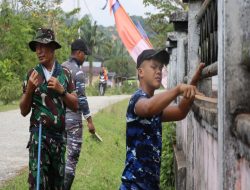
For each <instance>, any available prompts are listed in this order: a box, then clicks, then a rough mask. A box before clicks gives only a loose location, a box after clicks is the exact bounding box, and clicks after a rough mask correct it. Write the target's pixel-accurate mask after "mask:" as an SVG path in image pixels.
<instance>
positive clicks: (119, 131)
mask: <svg viewBox="0 0 250 190" xmlns="http://www.w3.org/2000/svg"><path fill="white" fill-rule="evenodd" d="M127 105H128V100H124V101H122V102H119V103H117V104H114V105H113V106H110V107H108V108H105V109H104V110H101V111H100V112H99V113H98V114H96V115H95V116H94V117H93V121H94V124H95V127H96V131H97V133H98V134H99V135H100V136H101V137H102V139H103V142H99V141H97V139H96V138H94V137H93V136H92V135H90V134H89V133H88V131H87V130H86V125H84V126H85V130H84V143H83V147H82V152H81V156H80V159H79V163H78V165H77V170H76V178H75V180H74V183H73V186H72V190H115V189H118V187H119V185H120V182H121V181H120V178H121V174H122V171H123V168H124V160H125V151H126V148H125V132H126V131H125V126H126V123H125V113H126V109H127ZM168 133H169V135H170V136H171V137H174V136H175V135H174V130H173V127H170V128H169V126H168V124H165V125H164V127H163V141H167V142H163V155H162V156H163V157H162V172H163V173H164V174H161V177H163V178H164V179H161V182H162V184H161V187H162V189H168V190H170V189H171V190H172V189H174V188H173V187H171V185H170V184H172V183H173V181H172V180H173V177H174V175H173V173H172V172H173V171H172V167H171V166H172V162H173V160H172V159H173V156H172V155H171V154H172V149H171V147H172V143H171V140H170V139H171V138H170V137H169V135H167V134H168ZM27 164H28V163H27ZM170 168H171V169H170ZM169 169H170V170H169ZM27 176H28V170H27V168H26V169H24V170H22V171H21V172H20V174H19V175H18V176H17V177H15V178H13V179H12V180H10V181H8V182H6V183H5V185H4V187H3V188H0V189H2V190H23V189H28V183H27ZM169 181H170V183H169Z"/></svg>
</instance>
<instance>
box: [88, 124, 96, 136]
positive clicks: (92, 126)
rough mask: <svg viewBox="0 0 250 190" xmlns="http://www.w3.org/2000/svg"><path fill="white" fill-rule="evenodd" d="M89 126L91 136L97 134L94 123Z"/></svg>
mask: <svg viewBox="0 0 250 190" xmlns="http://www.w3.org/2000/svg"><path fill="white" fill-rule="evenodd" d="M87 125H88V128H89V132H90V133H91V134H95V126H94V124H93V123H92V122H88V124H87Z"/></svg>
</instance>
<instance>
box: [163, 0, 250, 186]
mask: <svg viewBox="0 0 250 190" xmlns="http://www.w3.org/2000/svg"><path fill="white" fill-rule="evenodd" d="M188 2H189V12H188V35H187V40H186V37H185V35H184V36H182V35H180V34H183V33H182V32H181V31H177V32H176V33H175V38H176V40H177V47H175V51H174V54H173V55H172V56H174V58H173V59H172V61H176V64H175V63H171V64H172V68H170V69H171V74H170V75H169V77H168V84H169V87H173V86H174V85H175V84H178V83H180V82H184V81H185V80H183V78H185V76H186V75H187V76H186V78H187V81H190V80H191V76H192V75H193V73H194V71H195V68H196V66H197V64H198V62H199V57H198V48H199V39H200V31H199V25H198V24H197V20H196V19H197V16H196V15H197V14H198V13H199V11H200V9H201V7H202V3H204V2H205V3H206V2H208V0H206V1H198V0H190V1H188ZM217 2H218V60H217V65H218V76H216V77H213V80H212V78H211V77H210V78H207V79H203V80H202V81H201V82H200V84H199V86H198V88H199V90H200V91H202V92H203V93H204V94H205V95H206V96H210V97H211V96H213V97H214V96H218V97H217V98H218V103H217V104H211V103H207V102H203V101H197V100H196V101H195V102H194V105H193V107H192V110H191V111H190V113H189V114H188V116H187V117H186V119H185V120H183V121H180V122H177V129H176V135H177V145H176V148H175V157H176V163H177V166H176V179H177V184H176V185H177V186H176V188H177V189H180V190H183V189H186V190H233V189H235V190H249V189H250V101H249V100H250V90H249V89H248V88H249V81H250V27H249V26H250V1H249V0H227V1H220V0H217ZM177 20H178V19H177ZM175 21H176V20H175ZM175 21H174V22H175ZM186 41H187V44H188V48H187V55H186V54H185V52H186V51H184V50H185V47H186V46H185V44H186ZM180 57H181V58H180ZM185 57H187V60H185ZM216 80H218V81H216ZM212 90H218V92H217V93H213V92H212ZM178 163H181V164H180V166H178Z"/></svg>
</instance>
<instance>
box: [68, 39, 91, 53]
mask: <svg viewBox="0 0 250 190" xmlns="http://www.w3.org/2000/svg"><path fill="white" fill-rule="evenodd" d="M74 50H80V51H83V52H84V53H85V54H86V55H90V54H91V52H90V50H89V48H88V47H87V45H86V43H85V42H84V40H82V39H77V40H75V41H74V42H73V43H72V44H71V51H74Z"/></svg>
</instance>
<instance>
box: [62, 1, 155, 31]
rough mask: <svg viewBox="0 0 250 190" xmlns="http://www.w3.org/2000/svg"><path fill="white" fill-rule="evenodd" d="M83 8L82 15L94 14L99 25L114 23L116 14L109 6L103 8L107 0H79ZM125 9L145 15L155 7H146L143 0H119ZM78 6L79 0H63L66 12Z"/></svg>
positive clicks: (129, 12)
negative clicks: (112, 12) (114, 14)
mask: <svg viewBox="0 0 250 190" xmlns="http://www.w3.org/2000/svg"><path fill="white" fill-rule="evenodd" d="M79 2H80V8H81V16H83V15H85V14H89V15H92V17H93V20H96V21H97V24H98V25H103V26H110V25H114V16H113V14H110V11H109V7H108V6H107V8H106V9H105V10H102V7H103V6H104V5H105V3H106V0H79ZM85 2H86V3H85ZM119 2H120V3H121V5H122V6H123V7H124V9H125V11H126V12H127V13H128V14H129V15H137V16H145V13H146V12H154V11H156V9H155V8H154V7H147V8H145V7H144V5H143V0H119ZM76 7H77V0H63V3H62V9H63V10H64V11H66V12H69V11H71V10H72V9H74V8H76Z"/></svg>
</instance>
